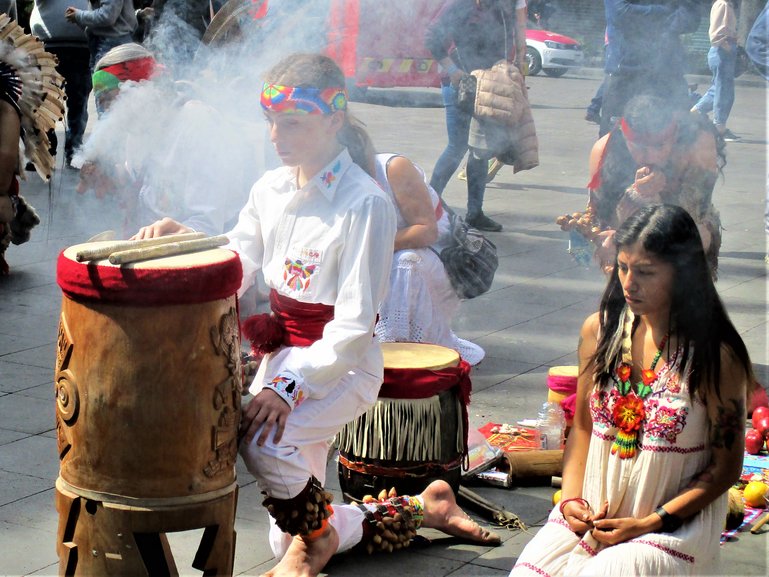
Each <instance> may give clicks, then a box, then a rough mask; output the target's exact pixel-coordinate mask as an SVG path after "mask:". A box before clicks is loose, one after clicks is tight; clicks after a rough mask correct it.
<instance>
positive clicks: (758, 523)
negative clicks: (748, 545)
mask: <svg viewBox="0 0 769 577" xmlns="http://www.w3.org/2000/svg"><path fill="white" fill-rule="evenodd" d="M767 521H769V513H764V516H763V517H761V519H759V520H758V521H756V522H755V523H753V526H752V527H751V528H750V532H751V533H753V534H754V535H755V534H756V533H758V530H759V529H760V528H761V527H763V526H764V524H765V523H766V522H767Z"/></svg>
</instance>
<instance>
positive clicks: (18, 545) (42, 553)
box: [0, 521, 58, 576]
mask: <svg viewBox="0 0 769 577" xmlns="http://www.w3.org/2000/svg"><path fill="white" fill-rule="evenodd" d="M0 551H2V555H0V575H9V576H10V575H28V574H32V572H35V571H36V572H38V573H37V574H38V575H56V574H57V573H58V570H57V566H58V557H57V555H56V547H55V544H54V543H53V542H52V539H51V534H50V533H48V532H46V531H41V530H40V529H35V528H32V527H25V526H23V525H11V524H9V523H6V522H5V521H0Z"/></svg>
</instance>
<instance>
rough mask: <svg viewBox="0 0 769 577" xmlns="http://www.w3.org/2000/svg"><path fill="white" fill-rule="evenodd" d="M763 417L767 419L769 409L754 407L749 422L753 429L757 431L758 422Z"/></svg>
mask: <svg viewBox="0 0 769 577" xmlns="http://www.w3.org/2000/svg"><path fill="white" fill-rule="evenodd" d="M765 417H769V407H756V408H755V409H753V416H752V417H751V421H752V422H753V428H754V429H757V428H758V426H757V423H758V421H759V420H760V419H763V418H765Z"/></svg>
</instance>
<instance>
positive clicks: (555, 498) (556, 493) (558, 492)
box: [553, 489, 561, 505]
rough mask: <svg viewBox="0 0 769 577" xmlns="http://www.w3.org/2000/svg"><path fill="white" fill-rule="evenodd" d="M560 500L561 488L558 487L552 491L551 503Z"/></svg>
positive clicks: (555, 503) (556, 502)
mask: <svg viewBox="0 0 769 577" xmlns="http://www.w3.org/2000/svg"><path fill="white" fill-rule="evenodd" d="M560 502H561V490H560V489H558V490H557V491H556V492H555V493H553V505H557V504H558V503H560Z"/></svg>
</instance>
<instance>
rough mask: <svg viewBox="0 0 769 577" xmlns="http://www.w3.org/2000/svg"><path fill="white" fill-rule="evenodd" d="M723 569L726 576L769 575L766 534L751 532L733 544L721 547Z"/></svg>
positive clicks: (758, 576)
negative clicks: (753, 533)
mask: <svg viewBox="0 0 769 577" xmlns="http://www.w3.org/2000/svg"><path fill="white" fill-rule="evenodd" d="M721 569H722V570H723V572H724V574H725V575H735V576H737V575H739V576H740V577H766V575H769V541H768V540H767V537H766V533H764V534H761V535H752V534H751V533H750V532H749V531H748V532H746V533H741V534H739V535H738V536H737V538H736V541H735V542H733V543H726V544H725V545H722V546H721Z"/></svg>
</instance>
